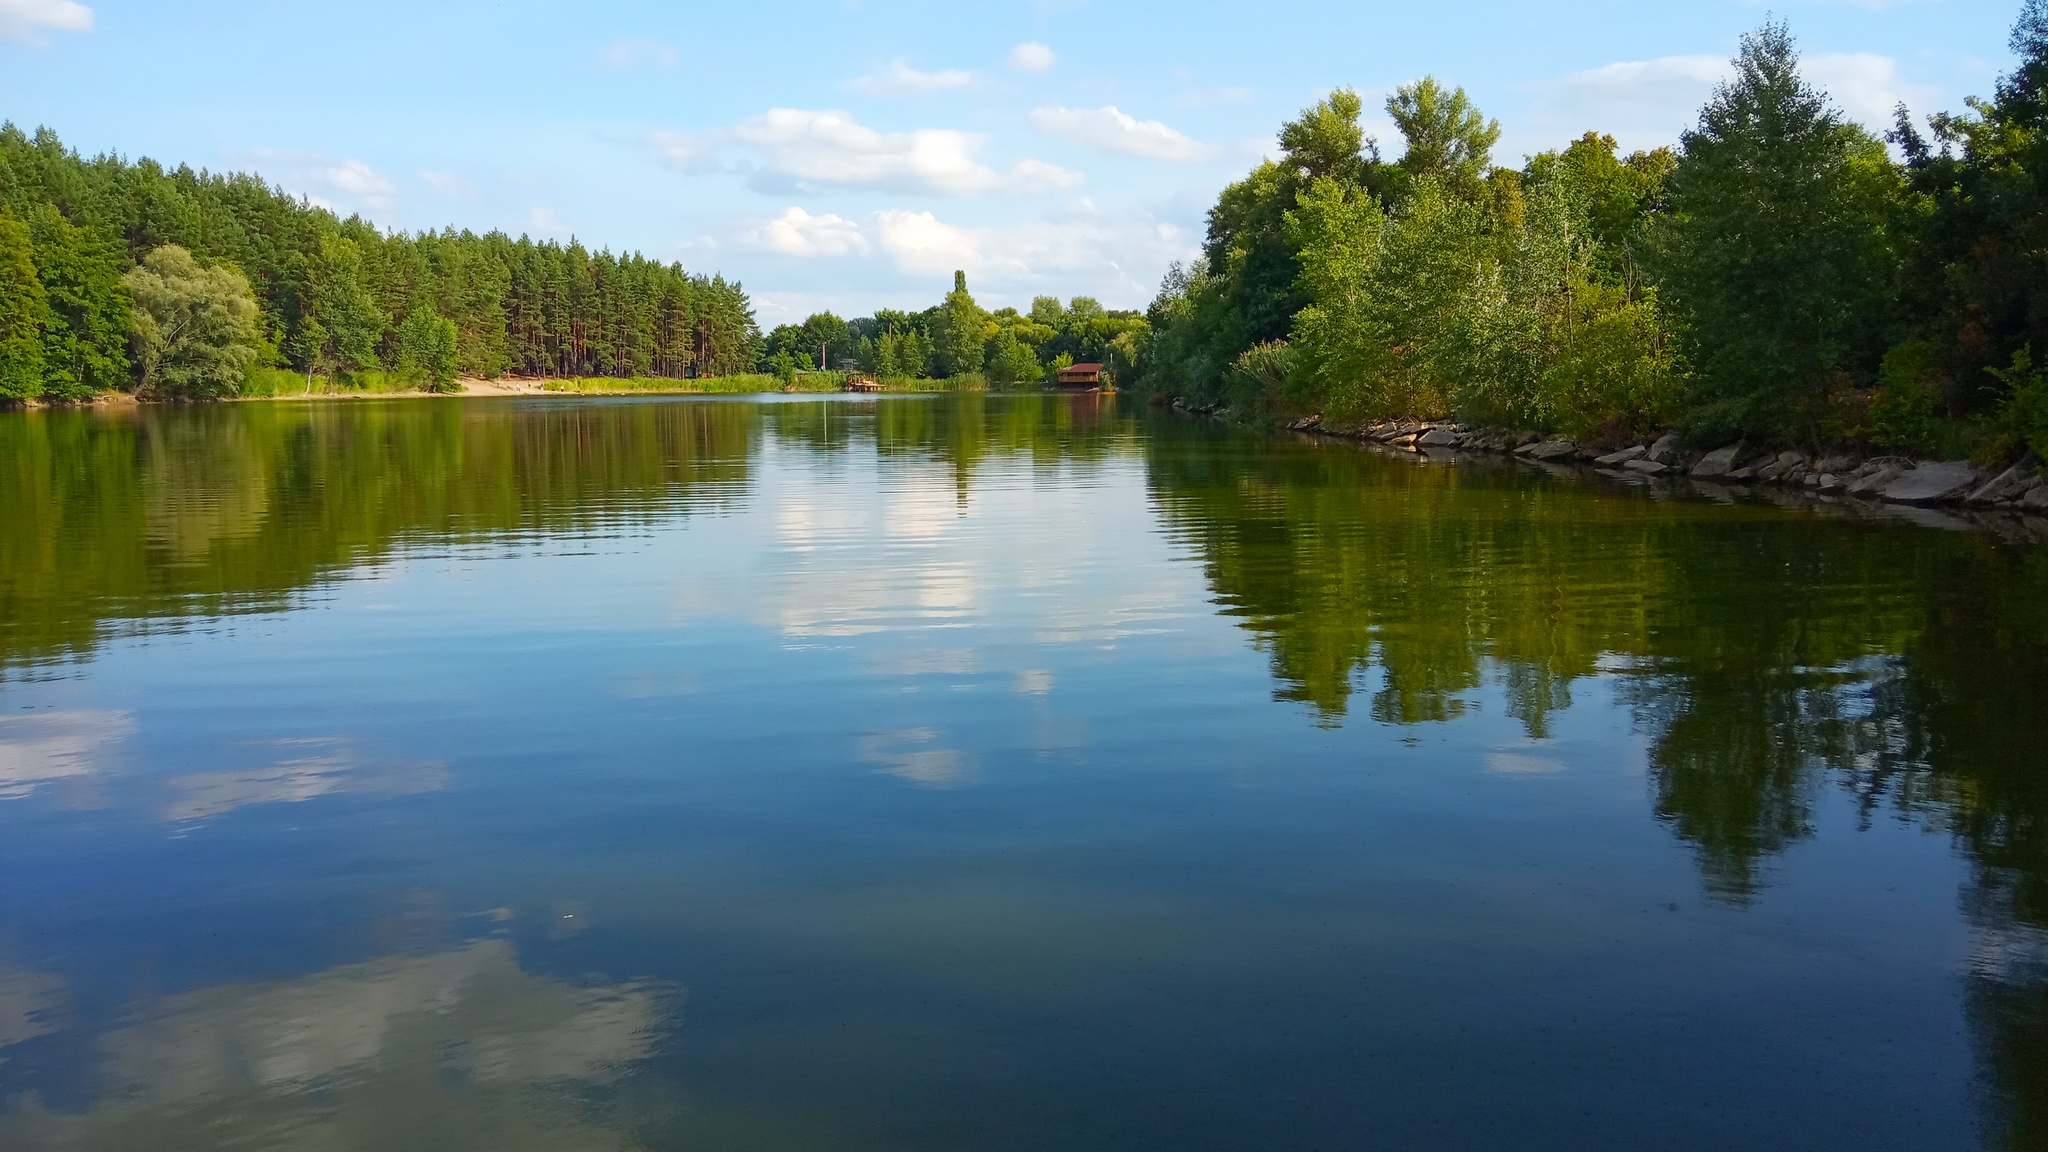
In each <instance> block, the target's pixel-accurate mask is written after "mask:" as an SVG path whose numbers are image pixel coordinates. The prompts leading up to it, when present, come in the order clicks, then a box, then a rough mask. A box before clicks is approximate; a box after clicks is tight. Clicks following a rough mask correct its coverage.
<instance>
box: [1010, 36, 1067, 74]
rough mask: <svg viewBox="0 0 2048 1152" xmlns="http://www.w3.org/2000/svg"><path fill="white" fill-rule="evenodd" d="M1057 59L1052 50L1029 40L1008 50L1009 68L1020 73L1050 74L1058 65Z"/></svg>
mask: <svg viewBox="0 0 2048 1152" xmlns="http://www.w3.org/2000/svg"><path fill="white" fill-rule="evenodd" d="M1059 59H1060V58H1059V57H1057V56H1055V55H1053V54H1052V49H1051V48H1048V47H1046V46H1045V45H1043V44H1040V43H1039V42H1038V41H1036V40H1029V41H1026V42H1025V43H1022V44H1019V45H1017V46H1016V47H1015V48H1012V49H1010V67H1012V68H1015V69H1017V70H1018V71H1020V72H1050V71H1052V69H1053V65H1055V64H1057V63H1059Z"/></svg>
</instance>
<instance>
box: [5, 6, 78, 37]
mask: <svg viewBox="0 0 2048 1152" xmlns="http://www.w3.org/2000/svg"><path fill="white" fill-rule="evenodd" d="M46 29H47V30H50V31H53V32H90V31H92V9H90V8H88V7H86V6H85V5H83V4H79V3H75V2H74V0H0V44H26V45H28V46H29V47H31V48H47V47H49V46H50V40H49V37H47V36H44V35H43V32H44V30H46Z"/></svg>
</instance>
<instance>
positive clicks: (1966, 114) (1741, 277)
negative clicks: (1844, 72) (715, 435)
mask: <svg viewBox="0 0 2048 1152" xmlns="http://www.w3.org/2000/svg"><path fill="white" fill-rule="evenodd" d="M2012 47H2013V49H2014V51H2015V52H2016V53H2017V54H2018V56H2019V64H2018V67H2017V68H2016V69H2015V70H2013V71H2012V72H2011V74H2009V75H2007V76H2005V77H2003V78H2002V79H2001V80H2000V81H1999V83H1998V85H1997V88H1996V91H1995V93H1994V94H1993V95H1992V96H1991V97H1990V98H1989V99H1984V100H1971V101H1970V102H1969V105H1968V107H1967V108H1966V109H1965V110H1964V111H1961V112H1955V113H1940V114H1937V115H1933V116H1931V117H1926V118H1925V119H1916V117H1915V116H1914V115H1913V114H1912V113H1911V112H1909V110H1908V109H1906V108H1905V107H1903V106H1901V107H1900V108H1899V109H1898V110H1897V113H1896V122H1895V124H1893V125H1892V126H1891V129H1890V132H1889V133H1888V135H1887V136H1886V137H1884V138H1882V139H1880V138H1879V137H1877V136H1875V135H1873V134H1871V133H1870V132H1869V131H1866V130H1865V129H1864V128H1862V127H1860V126H1858V125H1856V124H1854V123H1851V122H1849V121H1848V120H1847V119H1845V118H1844V117H1843V116H1842V114H1841V113H1840V112H1839V111H1837V110H1836V109H1835V108H1834V106H1833V105H1832V104H1831V103H1830V101H1829V99H1828V97H1827V95H1826V94H1825V93H1824V92H1822V91H1820V90H1818V89H1817V88H1815V87H1814V86H1813V85H1812V84H1810V83H1808V82H1807V81H1806V80H1804V79H1803V78H1802V77H1801V75H1800V72H1799V61H1798V55H1797V52H1796V51H1795V49H1794V45H1793V42H1792V39H1791V37H1790V35H1789V33H1788V30H1787V28H1786V27H1785V26H1784V25H1783V24H1781V23H1767V24H1766V25H1765V26H1764V27H1762V28H1760V29H1758V30H1757V31H1755V32H1753V33H1751V34H1750V35H1748V36H1746V37H1745V38H1744V40H1743V42H1742V48H1741V53H1740V55H1739V57H1738V58H1737V60H1736V62H1735V63H1736V68H1735V73H1734V75H1733V77H1732V78H1731V79H1730V80H1729V81H1728V82H1726V83H1725V84H1723V85H1722V86H1721V87H1720V88H1719V89H1717V91H1716V92H1715V94H1714V96H1713V98H1712V99H1711V101H1710V102H1709V103H1708V105H1707V106H1706V108H1705V109H1704V110H1703V111H1702V112H1701V114H1700V119H1699V123H1698V126H1697V127H1696V128H1694V129H1693V130H1692V131H1690V132H1687V133H1686V134H1684V136H1683V137H1682V138H1681V139H1680V140H1679V142H1678V145H1677V147H1676V148H1660V149H1656V150H1654V151H1645V152H1637V153H1633V154H1630V155H1625V156H1624V155H1619V154H1618V150H1617V147H1616V144H1615V141H1614V140H1613V139H1612V138H1611V137H1608V136H1603V135H1601V134H1599V133H1598V132H1588V133H1587V134H1586V135H1584V136H1582V137H1581V138H1579V139H1578V140H1576V141H1573V142H1572V143H1570V144H1569V145H1568V146H1566V147H1564V148H1562V149H1561V150H1558V151H1551V152H1545V153H1542V154H1540V155H1537V156H1533V157H1530V158H1529V159H1528V161H1527V163H1526V164H1524V165H1523V166H1522V167H1520V168H1514V167H1507V166H1501V165H1496V164H1495V163H1494V162H1493V159H1492V153H1493V147H1494V144H1495V142H1496V140H1497V139H1498V137H1499V134H1500V128H1499V125H1498V124H1497V123H1496V122H1493V121H1490V120H1488V119H1486V118H1485V117H1484V116H1482V115H1481V114H1480V112H1479V111H1478V110H1477V109H1476V108H1474V107H1473V106H1472V103H1471V101H1470V100H1469V99H1468V98H1467V97H1466V95H1465V93H1464V91H1463V90H1462V89H1456V88H1451V87H1447V86H1445V85H1443V84H1441V83H1439V82H1438V81H1436V80H1434V79H1423V80H1420V81H1418V82H1415V83H1412V84H1408V85H1405V86H1403V87H1401V88H1400V89H1398V90H1397V91H1396V93H1395V94H1394V95H1393V96H1392V98H1390V99H1389V100H1388V101H1387V111H1388V113H1389V114H1390V115H1391V117H1392V119H1393V121H1394V122H1395V124H1396V125H1397V126H1398V128H1399V130H1400V132H1401V135H1402V136H1403V138H1404V142H1405V145H1406V147H1405V150H1404V152H1403V154H1402V156H1401V158H1400V159H1398V160H1392V161H1388V160H1383V159H1381V157H1380V154H1379V151H1378V149H1377V147H1376V145H1375V142H1374V141H1373V140H1371V139H1369V138H1367V137H1366V136H1365V135H1364V134H1363V133H1362V131H1361V130H1360V127H1359V123H1358V117H1359V113H1360V111H1361V102H1360V99H1359V97H1358V96H1357V94H1355V93H1353V92H1351V91H1348V90H1339V91H1336V92H1333V93H1331V94H1330V96H1329V97H1328V98H1327V99H1325V100H1324V101H1322V102H1321V103H1319V104H1317V105H1315V106H1314V107H1312V108H1309V109H1307V110H1306V111H1305V112H1303V113H1302V115H1301V117H1300V118H1299V119H1297V120H1294V121H1293V122H1291V123H1289V124H1287V125H1286V126H1285V127H1284V128H1283V129H1282V130H1281V133H1280V151H1281V154H1280V156H1279V158H1278V159H1275V160H1270V161H1268V162H1265V163H1262V164H1260V165H1259V166H1258V167H1257V168H1256V169H1254V170H1253V171H1252V172H1251V173H1250V174H1249V175H1248V176H1246V177H1245V178H1244V179H1243V180H1241V181H1239V182H1237V183H1235V184H1232V185H1231V186H1230V187H1228V188H1227V189H1225V190H1224V192H1223V193H1222V195H1221V197H1220V199H1219V200H1218V201H1217V203H1216V206H1215V207H1214V208H1213V209H1211V210H1210V213H1209V227H1208V235H1207V242H1206V244H1205V246H1204V248H1203V251H1202V254H1201V256H1200V258H1199V259H1197V260H1195V261H1194V262H1192V263H1191V264H1189V265H1186V266H1179V267H1176V268H1175V269H1174V270H1173V272H1172V273H1171V274H1170V275H1169V276H1168V278H1167V281H1166V283H1165V285H1164V287H1163V289H1162V290H1161V292H1160V294H1159V297H1158V299H1157V300H1156V301H1155V302H1154V303H1153V304H1152V306H1151V309H1150V311H1149V313H1148V316H1149V319H1150V321H1151V328H1152V333H1151V335H1152V339H1151V343H1150V346H1149V347H1148V348H1147V349H1145V350H1144V355H1143V356H1142V357H1141V363H1140V367H1139V370H1138V372H1136V373H1134V374H1132V375H1131V376H1130V377H1128V378H1127V380H1126V384H1127V385H1136V386H1137V387H1138V389H1139V390H1141V391H1145V392H1149V393H1151V394H1152V395H1154V396H1155V397H1159V398H1163V399H1172V400H1176V401H1179V402H1182V403H1185V404H1187V405H1189V406H1191V407H1198V408H1204V409H1211V408H1228V409H1229V410H1230V411H1231V412H1232V413H1233V414H1235V415H1239V416H1244V417H1250V418H1258V417H1261V416H1265V417H1271V416H1285V415H1308V414H1321V415H1323V416H1324V418H1325V422H1326V423H1331V422H1340V421H1352V422H1361V423H1362V422H1365V421H1368V420H1373V419H1384V418H1391V417H1406V418H1420V419H1431V418H1442V417H1451V416H1456V417H1458V418H1460V419H1463V420H1466V421H1468V422H1474V423H1480V424H1486V425H1491V426H1496V427H1503V428H1508V429H1525V430H1529V431H1543V432H1554V433H1559V434H1562V435H1566V436H1570V437H1573V438H1578V439H1582V440H1594V441H1596V442H1597V441H1598V440H1600V439H1603V438H1605V439H1609V440H1612V441H1615V442H1624V441H1626V440H1628V439H1631V438H1640V437H1642V436H1644V435H1645V434H1647V433H1650V432H1653V431H1656V430H1660V429H1664V428H1671V427H1676V428H1678V429H1679V430H1680V431H1681V432H1682V433H1684V434H1686V435H1687V436H1689V437H1690V438H1691V439H1692V440H1693V441H1694V442H1701V441H1705V440H1707V439H1710V438H1711V439H1717V440H1720V441H1721V442H1725V441H1726V440H1728V439H1733V438H1734V437H1736V436H1748V437H1751V438H1752V439H1753V440H1757V441H1775V442H1778V443H1781V444H1786V445H1791V446H1798V445H1817V444H1830V443H1831V444H1860V445H1866V446H1869V447H1871V448H1875V449H1880V450H1888V451H1893V452H1900V453H1912V454H1916V455H1919V454H1938V455H1944V456H1948V457H1952V458H1953V457H1959V456H1963V455H1968V454H1970V453H1973V452H1974V453H1975V454H1976V455H1977V456H1978V457H1980V458H1982V459H1981V462H1984V463H1991V462H1993V461H1992V460H1991V459H1989V458H1992V457H1997V458H2003V459H2008V460H2009V459H2012V458H2015V457H2018V456H2020V455H2022V454H2023V453H2024V452H2025V450H2026V448H2027V447H2028V446H2031V447H2032V448H2033V449H2034V450H2036V451H2039V452H2041V453H2042V454H2043V455H2048V373H2044V370H2043V369H2044V366H2048V189H2044V185H2043V180H2044V177H2048V0H2027V3H2026V4H2025V6H2024V9H2023V11H2022V13H2021V15H2020V19H2019V21H2018V24H2017V27H2016V29H2015V31H2014V33H2013V36H2012ZM1922 111H1923V112H1924V111H1925V110H1922ZM1923 124H1924V125H1925V127H1924V128H1922V127H1921V125H1923ZM1887 143H1889V144H1890V145H1891V147H1892V149H1895V150H1896V156H1895V155H1894V154H1893V152H1892V151H1891V149H1888V148H1887V147H1886V145H1887Z"/></svg>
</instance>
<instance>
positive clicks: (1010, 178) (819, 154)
mask: <svg viewBox="0 0 2048 1152" xmlns="http://www.w3.org/2000/svg"><path fill="white" fill-rule="evenodd" d="M653 139H654V143H655V144H656V145H657V146H658V147H660V148H661V150H662V151H663V152H664V153H666V154H667V155H668V158H669V160H670V162H671V163H673V164H675V165H676V166H677V167H680V168H684V169H686V170H695V171H704V170H707V169H716V168H718V167H719V166H720V164H721V161H722V159H723V158H725V157H729V156H731V155H732V154H734V153H739V154H743V155H744V156H746V157H747V158H748V159H750V160H752V161H753V162H754V165H755V167H754V168H753V170H754V171H755V173H756V181H755V183H756V185H757V186H758V187H762V188H763V189H764V190H766V189H771V188H776V187H788V186H790V185H792V184H804V185H826V186H831V185H840V186H847V185H851V186H858V187H867V188H885V189H892V190H896V191H905V192H937V193H943V194H946V195H952V196H972V195H978V194H982V193H988V192H1012V193H1020V194H1028V193H1033V192H1040V191H1044V190H1046V189H1048V188H1071V187H1075V186H1077V185H1079V184H1080V183H1081V175H1080V174H1079V173H1078V172H1071V171H1068V170H1067V169H1065V168H1061V167H1059V166H1058V165H1055V164H1048V163H1045V162H1044V161H1041V160H1023V161H1020V162H1018V163H1017V164H1016V165H1014V166H1013V167H1012V168H1011V170H1010V171H1009V172H1008V173H999V172H997V171H996V170H995V169H993V168H990V167H988V166H987V165H985V164H982V163H981V162H980V161H979V160H977V159H975V153H976V152H977V151H979V150H980V148H981V145H982V142H983V139H984V138H983V137H981V136H979V135H976V134H974V133H971V132H957V131H953V130H951V129H945V128H920V129H918V130H916V131H912V132H878V131H876V130H874V129H873V128H869V127H867V126H865V125H863V124H861V123H859V122H858V121H856V120H854V118H853V117H852V116H851V115H849V114H848V113H845V112H834V111H809V110H806V109H802V108H771V109H769V110H768V111H767V112H765V113H763V114H762V115H759V116H755V117H753V118H751V119H748V120H743V121H741V122H740V123H739V124H736V125H734V126H733V127H731V128H729V129H723V130H720V131H716V132H709V133H698V134H682V133H672V132H658V133H655V134H654V137H653ZM763 177H767V178H766V179H764V178H763Z"/></svg>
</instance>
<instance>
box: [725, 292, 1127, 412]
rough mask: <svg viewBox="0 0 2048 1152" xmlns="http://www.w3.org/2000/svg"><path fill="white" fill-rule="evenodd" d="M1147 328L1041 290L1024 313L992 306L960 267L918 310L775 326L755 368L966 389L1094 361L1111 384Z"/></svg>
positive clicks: (1040, 379)
mask: <svg viewBox="0 0 2048 1152" xmlns="http://www.w3.org/2000/svg"><path fill="white" fill-rule="evenodd" d="M1151 332H1152V326H1151V323H1150V322H1149V321H1148V320H1147V319H1146V318H1145V316H1144V314H1143V313H1140V312H1134V311H1116V310H1113V309H1108V308H1104V307H1103V306H1102V304H1101V302H1099V301H1097V300H1095V299H1093V298H1092V297H1088V296H1076V297H1074V298H1073V299H1072V300H1071V301H1068V302H1065V303H1062V302H1061V301H1060V299H1059V298H1058V297H1056V296H1040V297H1037V298H1036V299H1034V300H1033V301H1032V302H1031V310H1030V311H1029V312H1020V311H1018V310H1017V309H1015V308H999V309H997V310H995V311H993V312H991V311H988V310H987V309H984V308H982V307H981V305H980V304H978V303H976V302H975V299H974V295H973V293H971V292H969V291H968V289H967V274H966V273H965V272H955V273H953V290H952V291H951V292H949V293H947V294H946V298H945V299H944V300H942V301H940V302H939V303H938V304H935V305H933V306H932V307H930V308H927V309H925V310H924V311H922V312H902V311H896V310H893V309H882V310H879V311H877V312H876V313H875V314H874V315H872V316H863V317H860V318H858V319H854V320H842V319H840V318H839V317H838V316H835V315H833V314H832V313H830V312H820V313H817V314H815V315H813V316H811V317H810V318H808V319H806V320H805V321H804V322H803V323H802V324H784V325H780V326H778V327H777V328H775V329H774V330H773V331H771V332H769V333H768V337H767V339H766V340H765V341H763V342H762V347H761V363H760V370H761V371H763V372H769V373H773V374H775V375H777V376H780V377H782V378H783V379H785V380H792V379H794V378H795V376H796V374H797V373H799V372H802V371H804V370H806V369H809V368H812V367H814V366H818V367H827V368H833V369H839V370H846V371H858V372H862V373H865V374H867V375H870V376H874V377H876V378H878V379H880V380H882V381H883V382H884V384H885V385H888V384H890V382H892V381H893V382H897V383H898V384H900V385H903V386H905V387H911V388H914V387H915V385H914V384H912V382H917V381H934V380H945V381H951V382H953V383H954V384H955V385H956V386H958V387H960V388H962V389H963V390H969V391H971V390H976V389H979V388H1030V387H1036V386H1038V385H1040V384H1044V383H1048V382H1050V381H1051V380H1052V379H1053V378H1054V377H1055V376H1056V375H1057V373H1058V372H1059V370H1060V369H1062V368H1065V367H1067V366H1068V365H1071V364H1084V363H1095V364H1101V365H1103V366H1104V369H1105V371H1106V373H1107V374H1108V376H1109V378H1110V381H1111V382H1112V383H1114V381H1115V379H1116V377H1117V375H1118V373H1120V372H1128V371H1130V370H1131V369H1132V367H1133V366H1134V365H1136V363H1137V361H1138V358H1139V356H1140V355H1141V354H1142V351H1143V349H1144V348H1145V346H1146V345H1147V344H1149V343H1150V342H1151ZM821 359H822V364H821V363H820V362H821Z"/></svg>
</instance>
